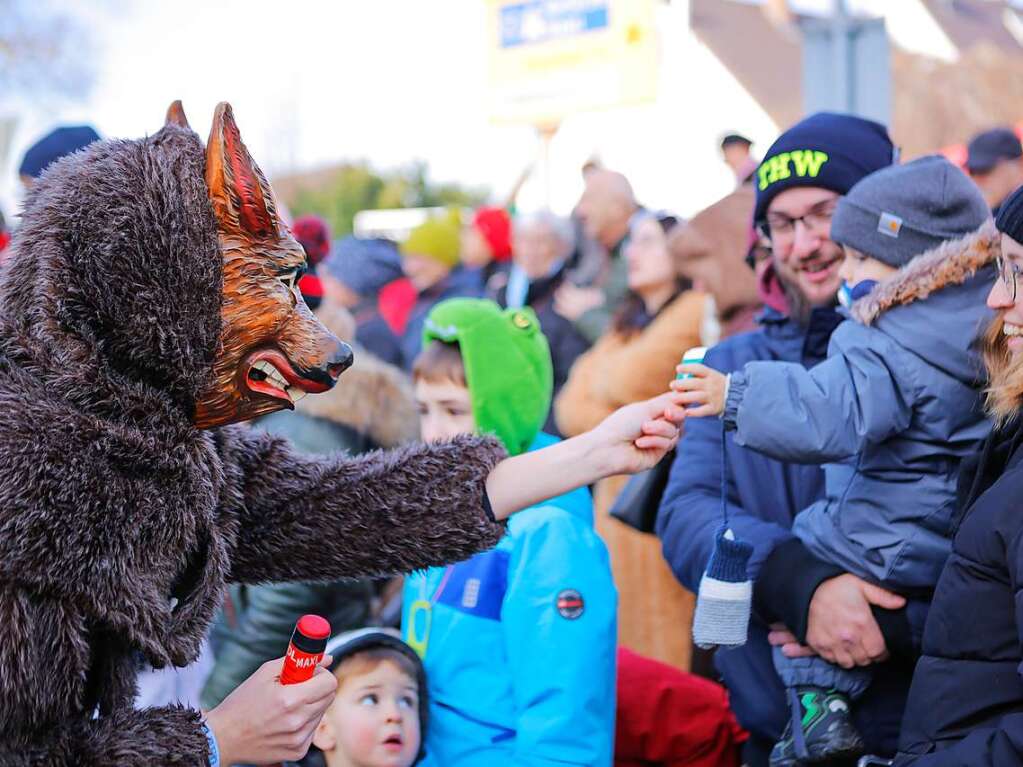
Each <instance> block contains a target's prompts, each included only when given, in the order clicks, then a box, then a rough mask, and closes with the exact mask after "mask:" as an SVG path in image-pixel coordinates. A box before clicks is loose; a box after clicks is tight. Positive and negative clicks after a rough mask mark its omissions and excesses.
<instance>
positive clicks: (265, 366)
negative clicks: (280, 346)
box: [252, 360, 288, 389]
mask: <svg viewBox="0 0 1023 767" xmlns="http://www.w3.org/2000/svg"><path fill="white" fill-rule="evenodd" d="M252 367H254V368H256V369H257V370H262V371H263V373H265V374H266V377H267V378H268V379H269V380H270V381H271V382H273V383H274V384H275V385H276V386H277V387H278V388H280V389H287V388H288V382H287V380H286V379H285V378H284V376H283V375H282V374H281V371H279V370H278V369H277V368H275V367H274V366H273V365H272V364H271V363H270V362H268V361H267V360H259V361H258V362H257V363H256V364H255V365H253V366H252Z"/></svg>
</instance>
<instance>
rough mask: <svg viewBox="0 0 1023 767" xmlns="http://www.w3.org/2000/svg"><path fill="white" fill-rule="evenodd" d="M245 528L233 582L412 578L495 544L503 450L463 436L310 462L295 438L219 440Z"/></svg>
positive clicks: (227, 502)
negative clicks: (497, 471)
mask: <svg viewBox="0 0 1023 767" xmlns="http://www.w3.org/2000/svg"><path fill="white" fill-rule="evenodd" d="M217 445H218V451H219V453H220V455H221V457H222V458H223V460H224V471H225V474H226V477H227V480H228V487H229V493H230V494H231V496H232V497H229V498H225V499H224V503H223V508H224V511H225V513H227V514H230V515H232V516H234V517H236V519H237V523H238V531H237V538H236V542H235V546H234V550H233V551H232V555H231V575H230V577H231V579H232V580H235V581H242V582H250V583H251V582H261V581H284V580H324V579H328V578H341V577H350V576H362V575H370V574H378V573H380V574H382V573H394V572H409V571H411V570H416V569H420V568H424V567H430V566H433V565H443V564H447V563H450V562H456V561H458V560H461V559H466V558H468V557H470V556H471V555H473V554H475V553H476V552H479V551H484V550H486V549H488V548H490V547H491V546H493V545H495V544H496V543H497V542H498V541H499V540H500V539H501V536H502V535H504V526H503V525H500V524H497V523H495V522H493V521H492V520H490V519H488V517H487V514H486V512H485V511H484V494H485V482H486V479H487V476H488V475H489V474H490V471H491V470H492V469H493V468H494V466H496V465H497V463H498V461H500V460H501V459H502V458H503V457H504V455H505V453H504V449H503V448H502V447H501V446H500V445H499V443H498V442H497V440H496V439H493V438H490V437H468V436H465V437H456V438H455V439H453V440H451V441H450V442H445V443H441V444H434V445H423V444H417V445H410V446H408V447H404V448H399V449H397V450H393V451H390V452H375V453H370V454H368V455H365V456H360V457H358V458H350V457H346V456H340V455H334V456H330V457H327V458H315V457H310V456H304V455H300V454H298V453H297V452H296V451H294V450H293V449H292V447H291V445H290V443H288V442H287V441H286V440H282V439H279V438H274V437H270V436H267V435H261V434H255V433H253V432H249V431H246V430H243V429H238V428H227V429H222V430H220V431H219V433H218V435H217Z"/></svg>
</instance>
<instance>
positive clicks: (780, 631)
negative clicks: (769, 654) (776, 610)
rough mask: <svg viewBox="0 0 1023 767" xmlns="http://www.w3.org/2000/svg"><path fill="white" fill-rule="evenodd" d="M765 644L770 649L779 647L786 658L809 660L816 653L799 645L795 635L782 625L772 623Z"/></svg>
mask: <svg viewBox="0 0 1023 767" xmlns="http://www.w3.org/2000/svg"><path fill="white" fill-rule="evenodd" d="M767 642H768V644H770V645H771V646H772V647H780V648H781V651H782V654H783V655H784V656H785V657H786V658H811V657H813V656H815V655H816V654H817V653H815V652H814V651H813V649H812V648H810V647H807V646H806V645H801V644H799V640H798V639H797V638H796V635H795V634H793V633H792V632H791V631H789V629H788V626H786V625H785V624H783V623H772V624H771V630H770V631H769V632H768V633H767Z"/></svg>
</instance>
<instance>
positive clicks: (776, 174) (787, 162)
mask: <svg viewBox="0 0 1023 767" xmlns="http://www.w3.org/2000/svg"><path fill="white" fill-rule="evenodd" d="M827 161H828V155H827V153H825V152H821V151H819V150H816V149H796V150H794V151H791V152H780V153H779V154H776V155H775V156H774V157H769V158H768V159H766V160H764V162H762V163H761V164H760V168H759V169H758V170H757V179H758V182H759V186H760V191H763V190H765V189H767V187H769V186H770V185H771V184H773V183H774V182H776V181H781V180H783V179H786V178H789V177H790V176H791V175H792V172H793V171H795V174H796V175H797V176H798V177H799V178H817V174H818V173H820V172H821V168H822V167H823V166H824V163H826V162H827ZM790 166H791V170H790Z"/></svg>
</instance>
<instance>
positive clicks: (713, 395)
mask: <svg viewBox="0 0 1023 767" xmlns="http://www.w3.org/2000/svg"><path fill="white" fill-rule="evenodd" d="M675 370H676V371H677V372H679V373H682V374H683V375H688V376H690V377H689V378H681V379H678V380H675V381H672V382H671V388H672V391H676V392H679V394H680V396H679V399H678V402H680V403H681V404H683V405H686V406H688V407H687V408H686V416H687V417H690V418H693V417H695V418H701V417H705V416H712V415H721V413H722V412H723V411H724V409H725V385H726V382H727V380H728V379H727V377H726V376H725V375H723V374H721V373H719V372H718V371H716V370H713V369H712V368H709V367H707V366H706V365H699V364H691V365H679V366H678V367H677V368H675ZM694 405H695V406H696V407H693V406H694Z"/></svg>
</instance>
